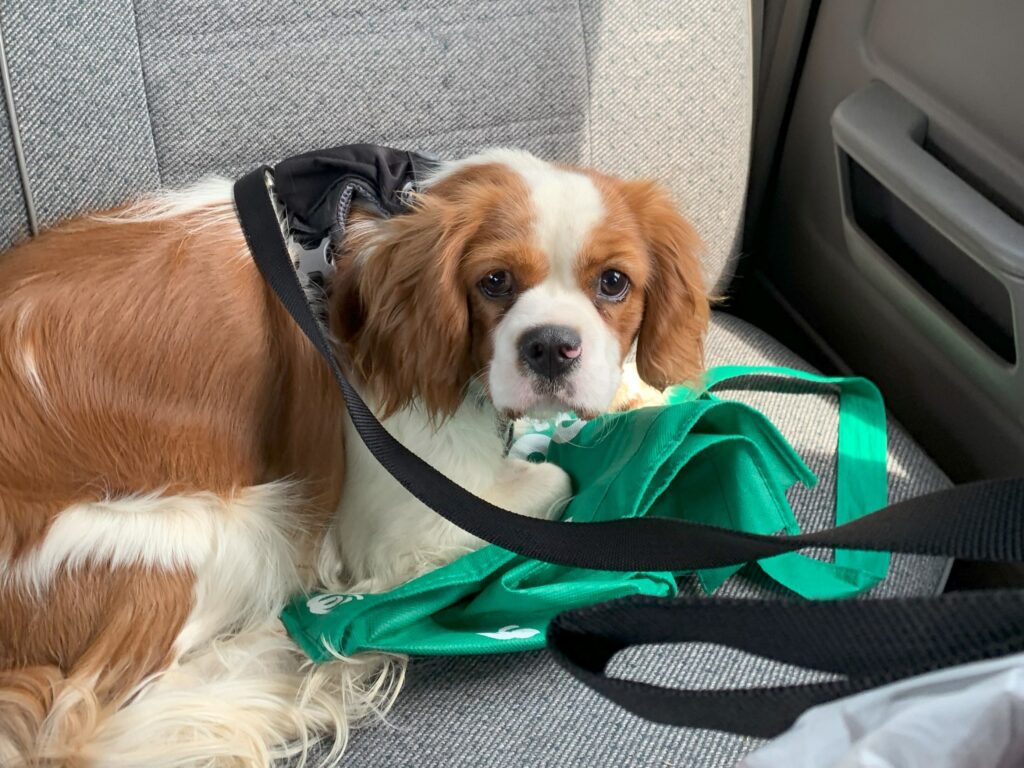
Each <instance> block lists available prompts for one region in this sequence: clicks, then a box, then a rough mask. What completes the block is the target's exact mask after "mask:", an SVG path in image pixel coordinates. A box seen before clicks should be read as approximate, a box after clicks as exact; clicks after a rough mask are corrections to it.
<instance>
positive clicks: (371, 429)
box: [234, 167, 1024, 735]
mask: <svg viewBox="0 0 1024 768" xmlns="http://www.w3.org/2000/svg"><path fill="white" fill-rule="evenodd" d="M269 171H270V169H269V168H268V167H262V168H258V169H257V170H255V171H253V172H251V173H249V174H247V175H246V176H244V177H242V178H241V179H239V180H238V181H237V182H236V184H235V189H234V194H235V205H236V209H237V212H238V217H239V221H240V222H241V225H242V230H243V232H244V233H245V237H246V241H247V243H248V245H249V249H250V251H251V252H252V255H253V259H254V260H255V262H256V264H257V266H258V267H259V270H260V272H261V273H262V274H263V277H264V278H265V279H266V281H267V283H268V284H269V286H270V287H271V288H272V289H273V290H274V292H275V293H276V294H277V295H278V297H279V298H280V300H281V302H282V304H283V305H284V306H285V308H286V309H287V310H288V312H289V314H291V316H292V317H293V318H294V319H295V322H296V323H298V325H299V327H300V328H301V329H302V331H303V332H304V333H305V335H306V336H307V337H308V338H309V340H310V342H312V344H313V345H314V346H315V347H316V348H317V350H318V351H319V352H320V354H321V355H323V357H324V359H325V360H326V361H327V364H328V365H329V366H330V368H331V371H332V373H333V374H334V377H335V379H336V380H337V382H338V385H339V386H340V387H341V390H342V392H343V394H344V398H345V405H346V407H347V409H348V413H349V415H350V417H351V418H352V422H353V424H354V425H355V428H356V430H357V432H358V433H359V435H360V437H361V438H362V439H363V441H364V442H365V443H366V446H367V448H368V449H369V451H370V452H371V453H372V454H373V455H374V456H375V457H376V458H377V460H378V461H379V462H380V463H381V465H382V466H383V467H384V468H385V469H386V470H387V471H388V472H389V473H390V474H391V475H393V476H394V477H395V479H396V480H398V482H399V483H401V484H402V485H403V486H404V487H405V488H406V490H408V491H409V492H410V493H411V494H412V495H413V496H415V497H416V498H417V499H419V500H420V501H422V502H423V503H424V504H426V505H427V506H428V507H430V508H431V509H433V510H434V511H436V512H437V513H438V514H440V515H441V516H443V517H445V518H446V519H447V520H449V521H450V522H452V523H454V524H455V525H457V526H458V527H460V528H462V529H463V530H466V531H468V532H470V533H472V534H473V535H475V536H478V537H479V538H481V539H483V540H485V541H488V542H490V543H492V544H497V545H499V546H501V547H503V548H505V549H508V550H511V551H513V552H517V553H519V554H521V555H524V556H526V557H531V558H535V559H539V560H545V561H548V562H552V563H559V564H563V565H570V566H576V567H584V568H594V569H598V570H609V571H644V570H657V571H683V570H694V569H701V568H714V567H718V566H723V565H731V564H736V563H746V562H751V561H755V560H759V559H762V558H765V557H771V556H772V555H778V554H782V553H785V552H792V551H795V550H798V549H802V548H805V547H833V548H844V549H869V550H891V551H897V552H906V553H915V554H927V555H944V556H949V557H959V558H965V559H970V560H991V561H1003V562H1014V561H1022V560H1024V478H1021V479H1015V480H1005V481H986V482H979V483H973V484H969V485H963V486H960V487H957V488H953V489H950V490H947V491H942V492H939V493H935V494H931V495H929V496H922V497H919V498H916V499H912V500H909V501H904V502H900V503H898V504H893V505H892V506H889V507H887V508H885V509H883V510H880V511H878V512H875V513H874V514H871V515H866V516H864V517H862V518H860V519H858V520H855V521H853V522H850V523H847V524H846V525H842V526H839V527H837V528H833V529H831V530H827V531H822V532H818V533H804V534H800V535H797V536H761V535H756V534H748V533H740V532H736V531H729V530H725V529H721V528H714V527H710V526H706V525H700V524H696V523H690V522H686V521H684V520H678V519H674V518H663V517H645V518H634V519H628V520H616V521H610V522H600V523H563V522H555V521H548V520H538V519H534V518H528V517H523V516H521V515H517V514H515V513H513V512H510V511H508V510H505V509H502V508H500V507H497V506H495V505H493V504H491V503H489V502H487V501H484V500H483V499H480V498H477V497H476V496H474V495H473V494H471V493H470V492H468V491H467V490H465V489H464V488H462V487H461V486H459V485H457V484H456V483H454V482H453V481H451V480H449V479H448V478H447V477H445V476H444V475H443V474H441V473H440V472H438V471H437V470H436V469H434V468H433V467H431V466H430V465H429V464H427V463H426V462H425V461H423V460H422V459H420V458H419V457H418V456H416V455H415V454H414V453H412V452H411V451H410V450H409V449H407V448H406V447H405V446H403V445H402V444H401V443H399V442H398V441H397V440H395V439H394V438H393V437H392V436H391V435H390V433H388V432H387V430H385V429H384V427H383V426H381V424H380V422H379V421H378V420H377V419H376V417H375V416H374V415H373V413H372V412H371V411H370V409H369V408H367V406H366V404H365V403H364V402H363V400H362V399H361V398H360V396H359V394H358V393H357V392H356V390H355V389H354V388H353V387H352V385H351V384H350V383H349V382H348V380H347V379H346V377H345V375H344V373H343V372H342V370H341V367H340V366H339V364H338V361H337V359H336V357H335V355H334V352H333V350H332V349H331V346H330V344H329V343H328V341H327V339H326V337H325V335H324V333H323V331H322V329H321V327H320V324H319V323H318V321H317V320H316V319H315V317H314V315H313V313H312V311H311V309H310V307H309V305H308V303H307V301H306V296H305V293H304V292H303V290H302V287H301V285H300V283H299V280H298V278H297V276H296V273H295V268H294V266H293V265H292V262H291V259H290V258H289V256H288V251H287V247H286V245H285V242H284V238H283V236H282V233H281V230H280V227H279V225H278V221H277V217H276V215H275V212H274V207H273V204H272V203H271V200H270V196H269V192H268V189H267V185H266V175H267V173H268V172H269ZM1022 605H1024V597H1022V596H1020V595H1017V594H1016V593H1011V594H1009V595H1007V594H1003V593H975V594H969V595H963V596H959V597H956V598H943V599H932V600H918V601H914V600H893V601H878V602H871V603H852V602H842V603H827V602H826V603H801V604H798V605H793V604H787V603H779V602H777V601H752V602H749V603H736V602H733V601H722V600H703V601H693V600H662V601H657V600H654V601H652V600H647V601H644V600H639V599H638V600H626V601H617V602H612V603H606V604H603V605H601V606H595V607H592V608H588V609H584V610H577V611H571V612H569V613H566V614H562V615H561V616H560V617H559V618H558V619H557V620H556V621H555V622H554V624H553V625H552V627H551V629H550V632H549V642H550V645H551V647H552V649H553V650H554V652H555V655H556V656H557V657H558V658H559V660H560V661H561V663H562V664H564V665H565V666H566V667H567V668H568V669H569V670H570V671H572V672H573V674H575V675H576V676H577V677H578V678H580V679H581V680H583V681H584V682H586V683H587V684H588V685H591V686H592V687H594V688H595V689H597V690H599V691H601V692H602V693H604V694H605V695H607V696H609V697H610V698H612V699H614V700H615V701H617V702H619V703H620V704H622V705H623V706H626V707H627V708H629V709H631V710H632V711H634V712H637V713H639V714H642V715H644V716H645V717H649V718H652V719H655V720H660V721H662V722H671V723H675V724H678V725H694V726H701V727H710V728H719V729H722V730H731V731H737V732H742V733H752V734H754V733H756V734H761V735H764V734H769V733H775V732H777V731H778V730H779V729H780V728H781V727H783V726H784V725H786V724H788V723H789V722H790V721H791V720H792V718H793V717H794V716H795V714H796V713H799V712H800V711H802V710H803V709H804V708H806V707H807V706H809V705H811V704H814V703H817V702H819V701H823V700H825V699H829V698H834V697H835V696H839V695H844V694H846V693H849V692H852V691H854V690H861V689H863V688H866V687H870V686H872V685H877V684H878V683H879V682H885V681H887V680H889V679H894V677H903V676H906V675H909V674H915V673H916V672H918V671H921V670H923V669H927V668H934V667H937V666H945V665H948V664H953V663H958V662H961V661H968V660H972V659H975V658H983V657H985V656H988V655H993V654H998V653H1005V652H1009V651H1011V650H1016V649H1018V647H1019V646H1020V645H1021V641H1020V637H1019V632H1020V627H1021V623H1022V622H1024V611H1022V610H1021V607H1022ZM829 612H831V613H829ZM975 614H976V616H975ZM975 618H982V620H981V621H980V623H977V624H976V628H977V631H966V632H965V631H963V629H962V628H960V629H956V628H955V626H957V625H959V624H960V623H970V622H971V621H974V620H975ZM894 621H895V622H896V624H895V625H894V624H893V622H894ZM868 625H871V626H868ZM893 626H896V627H898V628H899V631H900V632H903V633H904V635H902V636H901V635H899V634H893V635H892V636H891V637H892V638H894V639H895V645H893V644H892V643H890V644H888V645H887V644H885V643H878V642H876V643H875V646H874V648H873V649H872V654H873V655H872V657H871V658H870V659H869V658H868V657H866V656H861V657H856V655H857V654H860V653H862V651H863V647H857V648H854V647H853V646H847V645H844V643H846V642H847V638H848V637H849V636H850V635H851V633H855V632H857V631H862V632H866V633H875V634H878V635H882V634H885V633H886V632H887V630H888V631H892V630H891V628H892V627H893ZM718 627H728V628H731V630H732V631H731V632H726V631H725V630H721V632H722V633H721V635H720V636H717V639H711V640H709V641H710V642H722V643H726V644H730V645H734V646H735V647H740V648H743V647H747V646H748V645H749V646H750V647H751V649H752V650H754V651H755V652H760V651H764V652H765V653H766V655H769V656H771V654H772V652H773V651H778V649H777V648H774V646H773V645H772V642H773V641H772V635H774V634H775V633H780V634H779V636H780V637H782V636H785V637H787V638H789V639H791V640H792V641H793V642H792V644H791V645H790V646H789V648H788V649H787V650H785V651H783V653H789V654H791V655H792V658H791V659H790V660H791V661H793V662H794V663H798V664H802V665H804V666H808V667H810V668H814V667H815V664H818V665H819V667H820V663H825V662H826V661H828V663H832V664H834V665H835V670H834V671H837V672H841V673H844V674H848V675H849V677H848V678H847V679H846V682H844V683H842V684H839V683H827V684H819V685H812V686H795V687H792V688H782V689H766V690H751V691H717V692H692V691H691V692H685V691H683V692H679V691H674V692H673V691H668V690H666V689H659V688H657V687H653V686H646V685H641V684H639V683H633V682H629V681H622V680H615V679H611V678H607V677H605V676H603V674H602V673H603V670H604V666H605V664H606V663H607V661H608V659H610V657H611V655H613V654H614V653H615V652H616V651H617V650H620V649H622V648H624V647H627V646H629V645H634V644H639V643H651V642H677V641H678V642H682V641H695V640H702V639H703V640H707V638H708V637H709V636H711V635H714V634H715V633H716V632H718V631H719V630H718V629H717V628H718ZM929 627H934V628H935V632H934V633H932V634H931V635H929V633H928V632H927V631H925V630H926V629H927V628H929ZM940 630H941V631H940ZM701 632H705V633H707V634H706V635H702V636H697V635H698V633H701ZM659 638H663V639H659ZM904 640H906V642H904ZM758 643H762V645H758ZM929 643H932V644H931V645H929ZM744 644H747V645H744ZM754 646H757V647H754ZM844 649H846V650H847V652H845V653H844V652H843V651H844ZM886 649H890V650H892V651H893V653H892V654H890V655H886V656H884V658H883V655H884V651H885V650H886ZM908 654H909V655H916V656H917V657H918V662H916V666H915V665H914V664H911V662H910V661H909V660H908V659H907V658H906V656H907V655H908ZM855 657H856V658H855ZM772 658H776V657H775V656H772ZM829 660H830V661H829ZM874 662H877V664H875V663H874ZM844 665H845V666H844ZM830 668H831V667H830ZM716 702H721V703H720V704H716ZM737 702H739V704H738V703H737ZM740 711H742V712H743V713H745V714H744V716H740V715H737V714H735V713H736V712H740ZM754 713H756V716H755V714H754Z"/></svg>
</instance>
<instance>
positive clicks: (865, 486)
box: [281, 366, 888, 661]
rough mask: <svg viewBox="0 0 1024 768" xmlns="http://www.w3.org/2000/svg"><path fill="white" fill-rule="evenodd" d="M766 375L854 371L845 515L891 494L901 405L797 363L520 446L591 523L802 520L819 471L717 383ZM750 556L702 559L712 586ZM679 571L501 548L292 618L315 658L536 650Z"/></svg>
mask: <svg viewBox="0 0 1024 768" xmlns="http://www.w3.org/2000/svg"><path fill="white" fill-rule="evenodd" d="M750 374H770V375H784V376H792V377H797V378H801V379H804V380H807V381H814V382H821V383H826V384H833V385H838V387H839V391H840V424H839V459H838V480H837V489H836V496H837V515H836V522H837V523H843V522H847V521H849V520H851V519H854V518H856V517H859V516H860V515H863V514H866V513H868V512H872V511H874V510H875V509H878V508H880V507H883V506H885V504H886V501H887V495H888V494H887V485H886V483H887V475H886V467H885V458H886V431H885V409H884V406H883V404H882V400H881V396H880V394H879V393H878V390H877V389H876V388H875V387H874V386H873V385H872V384H871V383H870V382H867V381H866V380H864V379H857V378H843V379H831V378H825V377H819V376H814V375H812V374H807V373H805V372H802V371H795V370H790V369H782V368H749V367H739V366H730V367H722V368H716V369H712V370H711V371H710V372H709V373H708V375H707V378H706V382H705V389H704V390H702V391H691V390H687V389H684V388H681V387H679V388H675V389H673V390H671V391H670V392H669V404H668V405H666V406H663V407H657V408H642V409H638V410H635V411H630V412H628V413H621V414H608V415H605V416H601V417H600V418H598V419H595V420H593V421H590V422H583V421H579V420H574V419H572V418H567V419H565V420H562V421H560V422H558V423H555V424H544V425H537V424H524V425H521V427H520V432H522V434H520V435H519V436H518V439H517V440H515V441H514V443H513V446H512V448H511V450H510V453H511V454H512V455H517V456H520V457H522V458H529V459H530V460H534V461H542V460H547V461H551V462H553V463H555V464H558V465H559V466H561V467H562V468H563V469H565V471H566V472H567V473H568V474H569V476H570V477H571V478H572V482H573V489H574V491H575V496H574V497H573V499H572V501H571V502H570V503H569V505H568V506H567V508H566V509H565V511H564V513H563V519H564V520H571V521H574V522H580V523H586V522H594V521H601V520H609V519H614V518H621V517H637V516H641V515H660V516H677V515H678V516H683V517H685V518H686V519H688V520H691V521H694V522H700V523H706V524H709V525H715V526H720V527H725V528H732V529H735V530H741V531H747V532H753V533H775V532H783V531H784V532H786V533H790V534H793V533H798V532H799V530H800V529H799V526H798V525H797V523H796V519H795V518H794V516H793V512H792V510H791V509H790V507H789V504H788V502H787V501H786V496H785V492H786V490H787V489H788V488H789V487H790V486H792V485H793V484H794V483H796V482H798V481H799V482H802V483H804V484H805V485H808V486H810V485H813V484H814V482H815V477H814V475H813V474H812V473H811V472H810V470H809V469H808V468H807V466H806V465H805V464H804V463H803V461H802V460H801V459H800V457H799V456H798V455H797V454H796V452H795V451H794V450H793V449H792V447H791V446H790V445H789V444H788V443H787V442H786V441H785V439H784V438H783V437H782V435H780V434H779V432H778V430H777V429H775V427H774V426H773V425H772V424H771V423H770V422H769V421H768V420H767V419H766V418H765V417H764V416H763V415H762V414H760V413H759V412H758V411H756V410H754V409H753V408H750V407H749V406H746V405H743V404H741V403H738V402H734V401H728V400H720V399H718V398H716V397H715V396H713V395H712V394H710V392H709V390H710V388H711V387H713V386H714V385H716V384H718V383H720V382H722V381H725V380H726V379H729V378H735V377H737V376H746V375H750ZM757 565H758V567H760V568H761V569H762V570H763V571H764V572H765V573H766V574H767V575H768V576H770V577H771V578H773V579H775V580H776V581H778V582H779V583H780V584H782V585H784V586H786V587H788V588H789V589H791V590H793V591H794V592H796V593H797V594H799V595H802V596H804V597H809V598H829V597H848V596H852V595H856V594H859V593H860V592H863V591H865V590H867V589H870V588H871V587H872V586H874V585H875V584H877V583H878V582H879V581H880V580H881V579H883V578H884V577H885V575H886V572H887V569H888V555H887V554H885V553H877V552H849V551H837V552H836V555H835V560H834V562H825V561H821V560H816V559H813V558H809V557H806V556H804V555H802V554H800V553H789V554H785V555H779V556H777V557H772V558H767V559H765V560H762V561H759V562H758V563H757ZM741 567H742V565H737V566H734V567H728V568H717V569H711V570H704V571H699V572H697V577H698V579H699V582H700V584H701V586H702V588H703V589H704V590H705V591H706V592H711V591H713V590H714V589H716V588H717V587H718V586H720V585H721V583H722V582H723V581H725V579H727V578H728V577H729V576H731V575H732V574H733V573H735V572H736V571H737V570H739V569H740V568H741ZM680 575H682V574H673V573H668V572H643V573H619V572H608V571H594V570H587V569H582V568H569V567H565V566H559V565H552V564H550V563H544V562H540V561H537V560H530V559H528V558H524V557H521V556H519V555H516V554H514V553H512V552H509V551H507V550H504V549H501V548H499V547H497V546H493V545H490V546H485V547H484V548H482V549H480V550H478V551H476V552H472V553H469V554H467V555H464V556H463V557H461V558H459V559H458V560H456V561H454V562H452V563H450V564H448V565H446V566H443V567H441V568H438V569H437V570H434V571H432V572H430V573H427V574H425V575H423V576H420V577H418V578H416V579H413V580H411V581H409V582H407V583H406V584H403V585H401V586H399V587H397V588H395V589H393V590H391V591H389V592H385V593H378V594H362V595H355V594H338V593H314V594H310V595H297V596H296V597H295V598H294V599H293V600H292V601H291V603H290V604H289V605H288V606H287V607H286V609H285V611H284V612H283V614H282V616H281V618H282V621H283V622H284V624H285V626H286V628H287V629H288V632H289V633H290V635H291V636H292V638H293V639H294V640H295V641H296V642H297V643H298V644H299V645H300V646H301V647H302V648H303V650H304V651H305V652H306V653H307V654H309V656H310V658H312V659H313V660H314V661H328V660H331V659H332V658H335V657H336V656H337V654H342V655H346V656H349V655H352V654H355V653H359V652H361V651H389V652H395V653H406V654H417V655H437V654H480V653H506V652H511V651H526V650H536V649H539V648H542V647H543V646H544V633H545V630H546V627H547V624H548V622H549V621H550V620H551V619H552V618H553V617H554V616H555V615H556V614H558V613H560V612H562V611H564V610H568V609H570V608H576V607H580V606H584V605H590V604H594V603H599V602H603V601H605V600H611V599H615V598H619V597H625V596H628V595H637V594H643V595H654V596H672V595H675V594H676V592H677V585H676V577H677V576H680Z"/></svg>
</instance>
